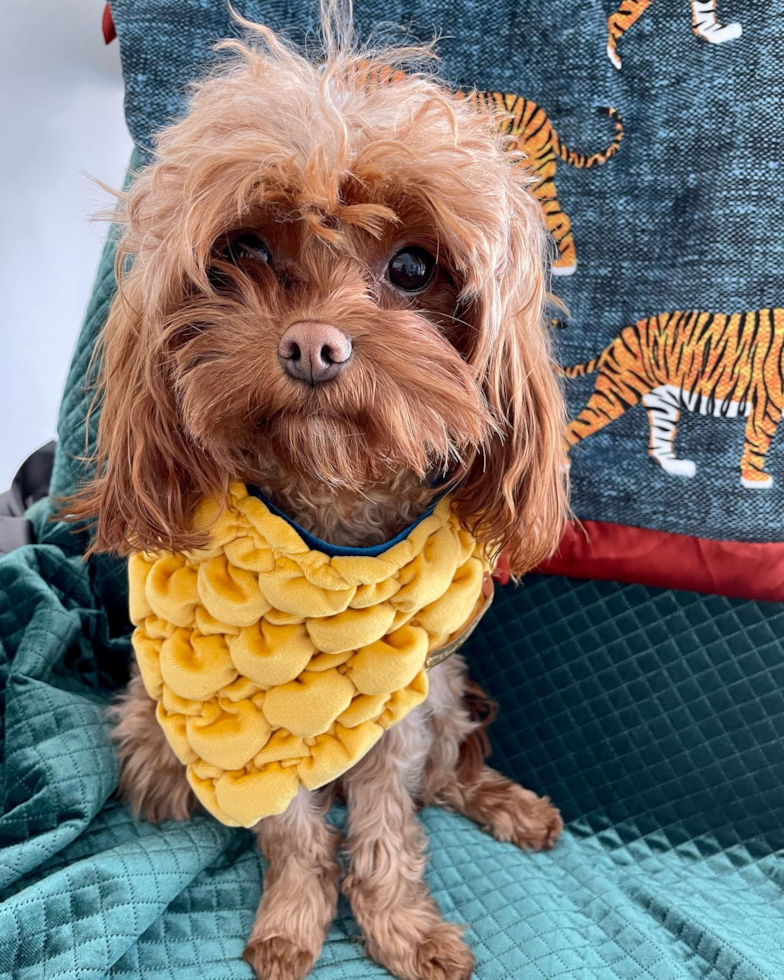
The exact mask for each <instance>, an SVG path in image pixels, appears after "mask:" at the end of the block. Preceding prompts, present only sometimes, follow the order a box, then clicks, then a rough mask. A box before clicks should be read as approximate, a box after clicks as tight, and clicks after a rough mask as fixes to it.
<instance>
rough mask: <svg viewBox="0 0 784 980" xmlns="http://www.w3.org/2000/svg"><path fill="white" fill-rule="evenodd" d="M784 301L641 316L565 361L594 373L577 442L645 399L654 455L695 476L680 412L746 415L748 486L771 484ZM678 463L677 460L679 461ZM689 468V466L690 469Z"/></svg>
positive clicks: (782, 398)
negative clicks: (678, 450)
mask: <svg viewBox="0 0 784 980" xmlns="http://www.w3.org/2000/svg"><path fill="white" fill-rule="evenodd" d="M782 355H784V309H780V308H777V309H762V310H756V311H752V312H746V313H731V314H726V313H706V312H699V311H693V310H692V311H687V312H684V311H675V312H673V313H659V314H658V315H656V316H652V317H648V318H646V319H642V320H638V321H637V322H636V323H635V324H633V325H632V326H628V327H624V329H623V330H622V331H621V332H620V334H618V336H617V337H615V338H614V339H613V340H612V341H611V343H610V344H609V345H608V346H607V347H606V348H605V349H604V350H603V351H602V352H601V353H600V354H598V355H597V356H596V357H594V358H592V359H591V360H589V361H587V362H585V363H583V364H574V365H571V366H568V367H565V368H563V370H562V373H563V374H564V376H565V377H567V378H579V377H582V376H584V375H587V374H593V373H598V376H597V379H596V384H595V385H594V390H593V392H592V394H591V396H590V398H589V399H588V403H587V404H586V406H585V408H584V409H583V410H582V411H581V412H580V413H579V414H578V415H577V416H576V417H575V418H574V419H573V420H572V421H571V422H570V423H569V425H568V427H567V431H566V439H567V443H568V444H569V445H570V446H574V445H576V444H577V443H579V442H581V441H582V440H583V439H585V438H587V437H588V436H590V435H593V434H594V433H596V432H599V431H600V430H601V429H603V428H604V427H605V426H606V425H609V424H610V422H613V421H614V420H615V419H617V418H619V417H620V416H621V415H622V414H623V413H624V412H626V411H627V410H628V409H629V408H632V407H633V406H634V405H637V404H639V403H640V402H642V403H643V405H644V406H645V409H646V412H647V413H648V421H649V424H650V430H651V441H650V444H649V453H650V455H651V456H652V457H653V458H654V459H656V461H657V462H659V463H660V464H661V465H662V466H663V467H664V469H665V470H667V471H668V472H677V473H679V474H680V475H688V476H691V475H693V473H694V464H693V463H690V462H689V461H686V460H678V459H677V457H676V455H675V452H674V445H673V444H674V440H675V435H676V427H677V422H678V419H679V415H680V411H681V410H682V409H685V410H687V411H692V412H699V413H700V414H702V415H715V416H719V417H736V416H739V415H745V416H748V418H747V423H746V432H745V440H744V447H743V453H742V455H741V459H740V470H741V480H742V482H743V485H744V486H752V487H764V486H770V484H771V482H772V481H771V478H770V476H769V475H768V474H767V473H765V471H764V467H765V459H766V456H767V453H768V450H769V448H770V442H771V438H772V436H773V433H774V432H775V430H776V427H777V425H778V424H779V422H780V420H781V415H782V411H784V364H783V363H782ZM675 464H678V465H675ZM687 471H688V472H687Z"/></svg>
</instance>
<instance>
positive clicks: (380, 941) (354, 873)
mask: <svg viewBox="0 0 784 980" xmlns="http://www.w3.org/2000/svg"><path fill="white" fill-rule="evenodd" d="M417 715H418V713H417V712H414V713H413V714H412V715H410V716H409V717H408V718H407V719H406V720H405V721H403V722H401V723H400V724H399V725H397V726H396V727H394V728H392V729H390V731H388V732H387V733H386V734H385V735H384V737H383V739H382V740H381V742H379V743H378V744H377V745H376V746H375V748H374V749H372V750H371V751H370V752H369V753H368V755H367V756H365V758H364V759H363V760H362V761H361V762H359V763H358V764H357V765H356V766H354V768H353V769H351V770H349V772H348V773H347V775H345V776H344V777H343V786H344V791H345V795H346V803H347V804H348V835H347V840H346V851H347V854H348V858H349V862H350V863H349V871H348V874H347V875H346V878H345V881H344V891H345V893H346V895H347V897H348V899H349V902H350V903H351V908H352V910H353V912H354V916H355V918H356V920H357V922H358V923H359V925H360V927H361V929H362V932H363V934H364V936H365V939H366V942H367V949H368V952H369V954H370V955H371V956H372V957H373V959H374V960H376V961H377V962H379V963H381V964H382V965H383V966H385V967H386V968H387V969H388V970H389V971H390V972H391V973H393V974H394V975H395V976H396V977H401V978H402V980H468V977H470V976H471V973H472V971H473V966H474V960H473V956H472V955H471V951H470V950H469V949H468V947H467V946H466V945H465V943H464V942H463V941H462V939H461V938H460V934H461V930H460V929H459V928H458V927H457V926H455V925H452V924H449V923H446V922H444V921H443V919H442V918H441V914H440V912H439V910H438V906H437V905H436V903H435V902H434V901H433V898H432V897H431V896H430V894H429V892H428V890H427V886H426V885H425V883H424V881H423V880H422V875H423V873H424V868H425V857H424V834H423V832H422V828H421V826H420V824H419V821H418V819H417V817H416V813H415V807H414V802H413V800H412V796H411V793H412V791H415V787H416V783H417V782H418V781H419V778H420V776H421V769H422V765H423V762H424V755H425V753H426V750H427V741H426V739H425V738H424V730H425V728H426V725H425V724H424V723H423V721H422V720H421V719H420V718H418V717H417ZM412 784H413V785H412Z"/></svg>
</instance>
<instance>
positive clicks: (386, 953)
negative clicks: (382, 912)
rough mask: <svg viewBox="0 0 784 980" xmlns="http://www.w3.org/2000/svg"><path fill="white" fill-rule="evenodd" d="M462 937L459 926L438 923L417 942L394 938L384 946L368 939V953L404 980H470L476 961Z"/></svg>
mask: <svg viewBox="0 0 784 980" xmlns="http://www.w3.org/2000/svg"><path fill="white" fill-rule="evenodd" d="M461 933H462V930H461V929H460V928H458V926H455V925H452V924H451V923H448V922H437V923H435V924H433V925H432V926H430V928H429V929H427V930H426V931H424V932H422V933H421V934H420V935H419V936H417V937H416V938H413V937H411V936H408V937H406V938H405V939H404V933H400V934H399V935H397V936H392V935H390V936H389V941H388V942H385V943H383V945H382V944H381V943H379V942H378V940H377V939H376V940H375V941H373V939H372V938H371V937H370V936H368V952H369V953H370V954H371V955H372V957H373V959H374V960H376V962H377V963H380V964H381V965H382V966H385V967H386V968H387V969H388V970H389V971H390V973H393V974H394V975H395V976H396V977H400V978H401V980H469V977H470V976H471V974H472V973H473V972H474V957H473V954H472V953H471V950H470V949H469V948H468V946H466V944H465V943H464V942H463V940H462V939H461Z"/></svg>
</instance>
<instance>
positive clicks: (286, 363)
mask: <svg viewBox="0 0 784 980" xmlns="http://www.w3.org/2000/svg"><path fill="white" fill-rule="evenodd" d="M351 352H352V346H351V338H350V337H349V336H348V334H345V333H344V332H343V331H342V330H340V329H339V328H338V327H333V326H332V324H330V323H321V322H320V321H319V320H300V321H299V322H297V323H292V325H291V326H290V327H289V328H288V330H287V331H286V332H285V333H284V334H283V336H282V337H281V338H280V344H279V345H278V357H279V358H280V363H281V364H282V365H283V367H284V369H285V370H286V372H287V373H288V374H290V375H291V377H292V378H297V379H298V380H299V381H307V383H308V384H309V385H317V384H320V383H321V382H322V381H330V380H331V379H332V378H336V377H337V376H338V375H339V374H340V372H341V371H342V370H343V369H344V368H345V367H346V365H347V364H348V362H349V361H350V360H351Z"/></svg>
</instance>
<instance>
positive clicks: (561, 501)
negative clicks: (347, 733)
mask: <svg viewBox="0 0 784 980" xmlns="http://www.w3.org/2000/svg"><path fill="white" fill-rule="evenodd" d="M238 20H239V22H240V24H241V25H242V27H243V28H244V29H245V30H246V31H247V36H246V38H245V39H244V40H234V39H232V40H228V41H225V42H223V43H222V44H221V45H219V47H220V48H221V49H222V50H223V51H225V52H228V59H227V61H228V63H227V65H225V66H224V67H223V68H222V69H220V70H218V71H215V72H213V73H212V74H211V75H210V76H208V77H206V78H205V79H203V80H201V81H199V82H198V83H196V84H195V85H194V86H193V89H192V92H191V96H190V101H189V105H188V109H187V112H186V113H185V114H184V116H183V117H182V118H181V119H180V120H179V121H177V122H175V123H173V124H172V125H170V126H169V127H168V128H166V129H165V130H164V131H163V132H162V133H161V134H160V135H159V138H158V140H157V148H156V151H155V156H154V159H153V161H152V163H151V164H150V165H149V166H147V167H146V168H145V169H143V170H142V171H141V172H140V173H138V174H137V175H136V178H135V180H134V181H133V183H132V185H131V186H130V189H129V190H128V191H127V192H125V193H124V194H123V195H122V196H121V202H120V205H119V217H118V220H119V221H120V223H121V225H122V227H123V234H122V238H121V241H120V243H119V247H118V258H117V278H118V292H117V294H116V297H115V299H114V301H113V304H112V307H111V311H110V314H109V317H108V321H107V323H106V326H105V328H104V331H103V334H102V338H101V342H100V355H99V359H100V374H101V377H100V398H101V401H102V406H101V415H100V423H99V428H98V441H97V446H98V448H97V452H96V456H95V475H94V476H93V477H92V479H90V480H89V481H88V482H86V483H85V485H84V486H83V487H82V488H81V490H79V491H78V492H77V494H76V495H75V496H74V497H73V498H72V499H71V500H69V501H68V502H67V505H66V507H65V512H66V513H67V515H68V518H69V519H70V520H74V521H85V520H90V521H92V522H93V533H94V536H93V545H92V549H93V550H94V551H107V552H114V553H118V554H128V553H129V552H131V551H133V550H135V551H138V550H148V551H153V552H161V551H163V552H165V551H172V552H182V551H185V550H188V549H193V548H198V547H199V546H201V545H203V544H204V531H203V529H202V530H199V529H197V528H194V527H193V525H192V523H191V516H192V513H193V510H194V507H195V505H196V503H197V502H198V501H199V500H200V499H202V498H203V497H204V496H205V495H208V494H214V493H216V492H225V490H226V488H227V486H228V483H229V481H230V480H242V481H245V482H246V483H248V484H253V485H254V486H258V487H261V488H262V489H263V491H264V493H265V494H266V495H267V497H269V498H270V499H271V500H272V501H273V502H274V503H275V504H276V505H277V506H278V507H280V508H281V509H282V510H284V511H285V512H286V513H288V514H290V515H291V516H292V517H293V518H294V519H295V520H296V521H297V522H298V523H299V524H300V525H301V526H302V527H303V528H304V529H305V530H306V531H309V532H311V533H313V534H317V535H318V536H319V537H321V538H323V539H326V540H328V541H331V542H334V543H336V544H340V545H345V546H366V545H372V544H377V543H381V542H384V541H387V540H389V539H390V538H391V537H392V536H394V535H395V534H396V533H398V532H399V531H400V529H401V528H403V527H405V526H406V525H407V524H409V523H410V522H411V521H413V520H415V519H416V518H417V517H418V516H419V515H420V514H421V513H422V512H423V511H424V510H425V509H426V508H427V506H428V505H429V504H430V503H431V502H432V501H433V499H434V497H435V496H436V495H438V494H441V493H443V492H444V491H445V490H448V491H449V492H450V494H451V496H452V500H453V505H454V507H455V508H456V511H457V513H458V515H459V518H460V520H461V522H462V523H463V525H464V526H465V527H466V528H467V529H470V531H471V532H472V533H473V534H474V535H475V536H476V537H477V538H478V539H480V540H481V541H483V542H486V547H487V549H488V553H489V554H492V555H493V556H495V555H498V554H499V553H500V552H501V551H503V553H504V555H505V556H506V559H507V561H508V563H509V565H510V568H511V571H512V574H513V575H514V576H519V575H520V574H522V573H523V572H525V571H526V570H528V569H530V568H532V567H534V566H535V565H536V564H537V563H539V562H540V561H541V560H543V559H544V558H545V557H546V556H548V555H549V554H550V553H551V552H552V550H553V549H554V547H555V545H556V544H557V541H558V538H559V536H560V533H561V529H562V520H563V518H564V514H565V509H566V497H567V488H566V485H565V482H566V475H565V468H564V462H565V457H564V449H563V429H564V424H565V423H564V406H563V399H562V395H561V391H560V388H559V381H558V379H557V378H556V374H555V372H554V370H553V367H552V362H551V353H550V347H549V341H548V336H547V331H546V329H545V326H544V321H543V307H544V304H545V301H546V296H547V293H546V242H547V238H546V232H545V229H544V223H543V217H542V213H541V210H540V207H539V205H538V204H537V202H536V201H535V199H534V197H533V196H532V194H531V193H530V191H529V185H530V178H529V177H528V175H527V173H526V171H525V167H524V164H523V163H522V162H521V161H520V160H518V159H516V158H515V156H514V153H513V152H512V153H511V154H510V152H509V151H508V149H507V147H506V146H505V145H504V140H503V136H501V135H499V134H498V131H497V128H496V123H497V118H496V117H495V116H493V115H492V113H491V111H490V110H489V109H488V110H486V111H485V110H477V109H476V108H472V107H471V106H470V105H469V103H468V101H458V100H456V99H455V98H453V96H452V95H451V93H450V92H449V90H448V89H447V88H446V87H445V86H444V85H443V84H442V83H440V82H439V81H438V80H437V79H436V78H435V77H434V76H433V74H432V73H430V72H423V71H421V70H415V68H414V69H412V68H411V67H410V66H411V65H412V64H413V65H414V66H417V65H419V64H421V63H422V62H423V60H424V59H427V58H430V57H431V51H430V49H429V48H421V49H401V50H393V51H390V50H387V51H382V52H374V51H368V50H361V49H359V48H358V46H357V45H356V44H355V43H354V41H353V40H352V36H351V27H350V15H346V13H345V12H344V11H342V8H341V7H339V6H335V5H331V6H330V5H328V6H327V8H326V12H325V14H324V23H323V29H322V31H323V36H324V45H323V52H322V53H321V54H320V56H319V57H318V58H311V57H307V56H305V55H304V54H303V53H301V52H300V51H299V50H297V49H295V48H294V47H293V46H291V45H289V44H288V43H287V42H285V41H284V40H282V39H281V38H280V37H278V36H277V35H276V34H274V33H273V32H272V31H271V30H269V29H267V28H266V27H264V26H260V25H255V24H252V23H249V22H247V21H244V20H242V19H241V18H238ZM392 64H395V65H399V66H401V69H402V70H400V71H397V72H396V73H395V75H394V78H392V79H389V69H388V66H389V65H392ZM154 709H155V704H154V702H153V701H152V700H151V699H150V697H149V696H148V695H147V693H146V692H145V690H144V687H143V684H142V681H141V679H140V677H139V675H138V673H134V674H133V675H132V677H131V680H130V682H129V685H128V687H127V689H126V690H125V691H124V693H123V694H122V696H121V697H120V699H119V700H118V702H117V704H116V706H115V709H114V711H115V717H116V727H115V729H114V737H115V739H116V742H117V745H118V751H119V755H120V758H121V762H122V776H121V782H120V793H121V796H122V798H123V799H124V800H125V801H126V802H127V804H128V805H129V807H130V808H131V810H132V811H133V812H134V813H135V814H137V815H142V816H143V817H144V818H146V819H147V820H151V821H155V822H158V821H162V820H168V819H174V820H186V819H187V818H188V817H189V816H190V815H191V813H192V812H193V811H194V809H195V807H196V800H195V797H194V796H193V793H192V792H191V789H190V787H189V785H188V783H187V782H186V780H185V776H184V770H183V766H182V764H181V763H180V762H179V761H178V760H177V758H176V757H175V755H174V754H173V752H172V750H171V748H170V747H169V744H168V743H167V741H166V740H165V738H164V735H163V733H162V732H161V730H160V728H159V726H158V725H157V724H156V721H155V717H154ZM477 709H479V710H477ZM487 714H488V711H487V702H486V699H485V698H484V696H483V694H482V692H481V691H480V690H479V689H478V688H477V687H475V686H474V685H472V683H471V682H470V681H469V680H468V677H467V672H466V666H465V663H464V661H463V660H462V659H461V658H460V657H459V655H455V656H453V657H451V658H450V659H449V660H447V661H445V662H444V663H443V664H441V665H439V666H437V667H434V668H433V669H432V671H431V672H430V694H429V697H428V698H427V700H426V701H425V702H424V703H423V704H422V705H421V706H420V707H418V708H417V709H416V710H414V711H413V712H412V713H411V714H410V715H409V716H408V717H407V718H406V719H405V720H404V721H402V722H401V723H400V724H399V725H397V726H396V727H394V728H391V729H390V730H389V731H388V732H386V733H385V735H384V736H383V738H382V739H381V740H380V741H379V742H378V743H377V744H376V745H375V746H374V748H373V749H371V750H370V751H369V752H368V753H367V755H366V756H364V758H362V759H361V761H359V762H358V763H357V764H356V765H355V766H354V767H353V768H351V769H350V770H349V771H348V772H347V773H346V774H345V775H344V776H343V777H342V779H341V780H340V782H339V785H338V786H334V785H333V786H328V787H326V788H324V789H322V790H319V791H316V792H306V791H300V793H299V794H298V795H297V796H296V797H295V799H294V800H293V802H292V803H291V805H290V806H289V807H288V809H287V810H286V811H285V812H284V813H282V814H281V815H279V816H273V817H268V818H266V819H264V820H262V821H260V822H259V823H258V824H257V825H256V827H255V828H254V833H255V835H256V837H257V839H258V842H259V846H260V848H261V851H262V852H263V854H264V856H265V858H266V859H267V861H268V868H267V871H266V874H265V877H264V888H263V895H262V898H261V902H260V905H259V908H258V912H257V915H256V920H255V924H254V926H253V929H252V932H251V934H250V936H249V939H248V945H247V949H246V952H245V958H246V959H247V961H248V962H249V963H250V964H251V966H252V967H253V969H254V970H255V972H256V975H257V976H259V977H261V978H269V980H298V978H302V977H305V976H306V975H307V974H308V972H309V971H310V970H311V968H312V967H313V965H314V963H315V962H316V960H317V959H318V956H319V953H320V950H321V947H322V943H323V941H324V938H325V935H326V932H327V929H328V927H329V925H330V922H331V921H332V919H333V917H334V915H335V909H336V903H337V899H338V892H339V888H340V879H341V870H342V869H341V863H340V862H339V860H338V858H339V854H340V853H341V847H342V855H343V858H344V860H345V864H346V873H345V876H344V877H343V881H342V889H343V892H344V893H345V895H346V896H347V898H348V900H349V902H350V905H351V908H352V910H353V913H354V915H355V917H356V920H357V922H358V923H359V925H360V927H361V930H362V933H363V935H364V939H365V942H366V947H367V951H368V953H369V955H370V956H371V957H373V959H375V960H376V961H378V962H379V963H381V964H383V965H384V966H385V967H386V968H387V969H388V970H389V971H390V972H391V973H393V974H394V975H395V976H398V977H401V978H403V980H465V978H468V977H469V976H470V975H471V972H472V969H473V958H472V955H471V952H470V950H469V948H468V947H467V945H466V944H465V943H464V941H463V939H462V938H461V929H460V928H458V927H457V926H456V925H453V924H448V923H446V922H444V921H443V920H442V918H441V916H440V914H439V911H438V908H437V906H436V904H435V902H434V901H433V899H432V897H431V896H430V895H429V893H428V891H427V888H426V885H425V884H424V882H423V871H424V866H425V859H424V857H423V849H424V841H423V833H422V831H421V829H420V826H419V823H418V820H417V808H418V807H419V806H428V805H439V806H444V807H447V808H449V809H451V810H454V811H457V812H459V813H462V814H465V815H466V816H467V817H469V818H471V819H472V820H474V821H476V822H477V823H478V824H480V825H481V826H482V827H484V828H485V829H486V830H487V831H489V832H490V833H491V834H493V835H494V836H495V837H496V838H497V839H498V840H501V841H511V842H513V843H514V844H517V845H518V846H520V847H523V848H532V849H541V848H549V847H551V846H552V845H553V843H554V842H555V840H556V838H557V837H558V834H559V832H560V831H561V828H562V821H561V818H560V815H559V812H558V810H557V809H556V808H555V807H554V806H553V805H552V804H551V803H550V801H549V799H548V798H546V797H544V798H540V797H538V796H536V795H535V794H534V793H533V792H531V791H529V790H526V789H524V788H522V787H521V786H518V785H516V784H515V783H513V782H512V781H510V780H509V779H507V778H505V777H504V776H502V775H501V774H499V773H498V772H496V771H494V770H492V769H490V768H489V767H487V766H486V764H485V757H486V755H487V746H486V737H485V734H484V728H485V725H486V722H487V720H488V719H487ZM335 793H339V794H340V795H341V797H342V798H343V799H344V800H345V802H346V805H347V824H346V832H345V840H344V841H341V840H340V839H339V834H338V832H337V831H336V830H335V829H333V828H331V827H330V825H329V824H328V823H327V822H326V819H325V815H326V813H327V810H328V808H329V806H330V802H331V800H332V799H333V796H334V795H335Z"/></svg>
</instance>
